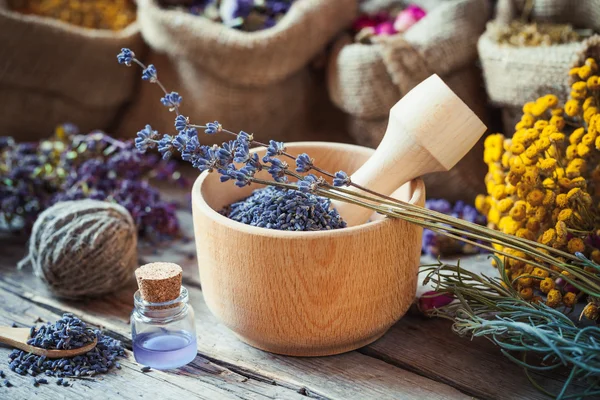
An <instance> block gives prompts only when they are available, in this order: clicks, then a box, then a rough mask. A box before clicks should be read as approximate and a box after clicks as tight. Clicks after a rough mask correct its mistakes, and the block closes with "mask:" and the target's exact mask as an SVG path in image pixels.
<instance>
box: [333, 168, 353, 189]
mask: <svg viewBox="0 0 600 400" xmlns="http://www.w3.org/2000/svg"><path fill="white" fill-rule="evenodd" d="M334 176H335V177H334V178H333V186H336V187H340V186H348V185H349V184H350V177H349V176H348V174H346V173H345V172H344V171H338V172H336V173H335V174H334Z"/></svg>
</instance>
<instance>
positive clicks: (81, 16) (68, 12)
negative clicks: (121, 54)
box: [8, 0, 136, 31]
mask: <svg viewBox="0 0 600 400" xmlns="http://www.w3.org/2000/svg"><path fill="white" fill-rule="evenodd" d="M8 5H9V7H10V9H12V10H14V11H17V12H20V13H23V14H35V15H41V16H44V17H50V18H55V19H58V20H61V21H63V22H67V23H69V24H72V25H78V26H82V27H84V28H90V29H109V30H113V31H116V30H121V29H123V28H125V27H127V26H128V25H129V24H131V23H132V22H133V21H135V18H136V11H135V4H134V2H133V0H9V1H8Z"/></svg>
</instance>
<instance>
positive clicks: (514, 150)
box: [510, 143, 525, 155]
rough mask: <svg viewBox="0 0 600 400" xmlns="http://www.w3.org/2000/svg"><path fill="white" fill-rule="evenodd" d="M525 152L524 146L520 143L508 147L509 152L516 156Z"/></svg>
mask: <svg viewBox="0 0 600 400" xmlns="http://www.w3.org/2000/svg"><path fill="white" fill-rule="evenodd" d="M524 151H525V146H523V145H522V144H521V143H513V144H511V146H510V152H511V153H513V154H516V155H519V154H522V153H523V152H524Z"/></svg>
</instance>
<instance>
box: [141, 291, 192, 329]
mask: <svg viewBox="0 0 600 400" xmlns="http://www.w3.org/2000/svg"><path fill="white" fill-rule="evenodd" d="M188 300H189V297H188V291H187V289H186V288H185V287H183V286H182V287H181V291H180V293H179V297H178V298H176V299H174V300H170V301H166V302H163V303H152V302H148V301H146V300H144V299H143V297H142V294H141V293H140V291H139V290H138V291H136V292H135V294H134V295H133V304H134V307H135V309H134V312H137V313H138V314H140V315H141V316H142V317H144V318H147V319H152V320H161V321H164V320H171V319H176V318H177V317H179V316H180V315H182V314H184V313H186V312H187V309H188Z"/></svg>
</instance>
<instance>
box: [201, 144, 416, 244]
mask: <svg viewBox="0 0 600 400" xmlns="http://www.w3.org/2000/svg"><path fill="white" fill-rule="evenodd" d="M286 147H288V148H290V149H291V148H293V147H315V148H316V147H330V148H335V149H336V150H344V149H347V150H351V151H353V152H357V151H359V152H368V154H369V155H370V154H372V153H374V152H375V150H374V149H370V148H368V147H364V146H358V145H353V144H346V143H335V142H312V141H311V142H290V143H286ZM260 150H264V147H257V148H253V149H252V151H253V152H254V151H260ZM209 174H210V172H208V171H204V172H202V173H201V174H200V175H199V176H198V178H197V179H196V182H195V183H194V186H193V187H192V205H195V206H196V207H198V209H199V210H200V211H201V212H202V213H203V214H204V215H205V216H206V217H208V218H210V219H211V220H212V221H213V222H214V223H217V224H219V225H223V226H225V227H226V228H229V229H233V230H237V231H244V232H246V233H247V234H249V235H254V236H262V237H273V238H288V239H303V238H304V239H306V238H309V237H310V238H318V237H319V236H329V237H331V236H347V235H352V234H354V233H356V232H359V231H369V230H372V229H376V228H379V227H380V226H381V225H383V224H392V223H394V222H398V221H400V219H397V220H392V219H389V218H384V219H381V220H378V221H373V222H367V223H364V224H361V225H357V226H350V227H346V228H342V229H332V230H326V231H309V232H304V231H300V232H299V231H280V230H277V229H267V228H260V227H257V226H251V225H247V224H244V223H241V222H238V221H234V220H232V219H229V218H227V217H226V216H224V215H222V214H220V213H218V212H217V211H215V210H213V209H212V207H211V206H209V205H208V203H206V201H205V200H204V196H202V184H203V183H204V181H205V180H206V178H207V177H208V176H209ZM413 183H415V185H414V189H413V191H412V196H411V198H410V200H409V201H408V203H410V204H416V203H417V202H418V201H419V200H420V199H421V198H422V197H423V196H424V194H425V193H424V192H425V191H424V188H425V184H424V183H423V180H422V179H421V178H417V179H413V180H412V181H410V182H407V183H405V185H411V184H413Z"/></svg>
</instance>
